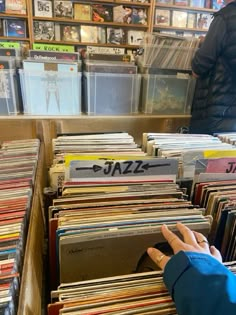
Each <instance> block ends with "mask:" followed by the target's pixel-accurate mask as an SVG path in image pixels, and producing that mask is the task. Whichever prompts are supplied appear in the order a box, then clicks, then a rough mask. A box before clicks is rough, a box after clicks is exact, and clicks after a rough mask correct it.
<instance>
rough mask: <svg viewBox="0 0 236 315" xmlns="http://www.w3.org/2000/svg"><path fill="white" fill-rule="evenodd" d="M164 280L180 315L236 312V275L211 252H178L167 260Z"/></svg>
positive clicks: (231, 313) (229, 314) (228, 313)
mask: <svg viewBox="0 0 236 315" xmlns="http://www.w3.org/2000/svg"><path fill="white" fill-rule="evenodd" d="M164 282H165V284H166V286H167V288H168V290H169V292H170V294H171V296H172V298H173V300H174V302H175V305H176V309H177V313H178V315H199V314H201V315H211V314H214V315H222V314H226V315H233V314H236V276H235V275H234V274H233V273H232V272H231V271H229V270H228V269H227V268H226V267H225V266H224V265H223V264H221V263H220V262H218V261H217V260H216V259H215V258H213V257H212V256H210V255H207V254H201V253H194V252H183V251H181V252H179V253H178V254H176V255H174V256H173V257H172V258H171V259H170V260H169V262H168V263H167V265H166V267H165V270H164Z"/></svg>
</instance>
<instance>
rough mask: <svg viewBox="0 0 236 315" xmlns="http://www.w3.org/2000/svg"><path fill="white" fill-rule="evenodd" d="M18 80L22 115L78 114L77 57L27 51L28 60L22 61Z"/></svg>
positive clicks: (78, 78)
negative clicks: (28, 54) (22, 108)
mask: <svg viewBox="0 0 236 315" xmlns="http://www.w3.org/2000/svg"><path fill="white" fill-rule="evenodd" d="M20 79H21V89H22V94H23V106H24V113H25V114H30V115H79V114H80V113H81V62H80V60H79V54H76V53H73V54H71V53H64V52H55V53H54V52H46V51H42V52H39V51H36V52H34V51H30V57H29V58H28V59H27V60H24V61H23V70H20ZM35 95H37V97H35Z"/></svg>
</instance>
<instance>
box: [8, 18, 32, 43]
mask: <svg viewBox="0 0 236 315" xmlns="http://www.w3.org/2000/svg"><path fill="white" fill-rule="evenodd" d="M4 35H5V36H9V37H11V36H12V37H19V38H20V37H22V38H24V37H27V35H26V22H25V21H24V20H18V19H6V20H4Z"/></svg>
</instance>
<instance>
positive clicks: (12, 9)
mask: <svg viewBox="0 0 236 315" xmlns="http://www.w3.org/2000/svg"><path fill="white" fill-rule="evenodd" d="M5 12H6V13H12V14H15V13H16V14H26V1H25V0H5Z"/></svg>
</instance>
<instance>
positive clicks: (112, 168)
mask: <svg viewBox="0 0 236 315" xmlns="http://www.w3.org/2000/svg"><path fill="white" fill-rule="evenodd" d="M177 173H178V161H177V160H174V159H151V160H144V161H142V160H126V161H104V160H103V161H102V160H97V161H71V163H70V167H69V172H68V174H67V175H66V177H67V176H68V179H70V180H74V179H78V178H80V179H82V178H86V179H88V178H91V180H92V179H97V178H100V179H101V178H109V179H111V178H119V177H122V178H133V177H137V176H142V177H143V176H147V177H148V178H151V177H153V176H154V177H155V178H156V177H157V176H158V175H160V176H161V177H162V178H163V176H166V175H167V176H171V175H174V176H176V175H177Z"/></svg>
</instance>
